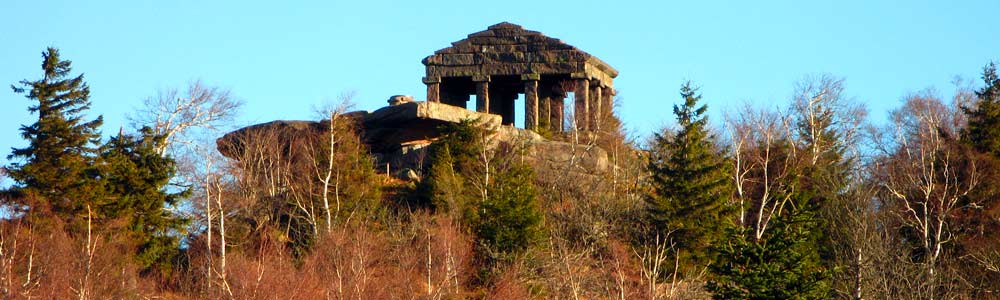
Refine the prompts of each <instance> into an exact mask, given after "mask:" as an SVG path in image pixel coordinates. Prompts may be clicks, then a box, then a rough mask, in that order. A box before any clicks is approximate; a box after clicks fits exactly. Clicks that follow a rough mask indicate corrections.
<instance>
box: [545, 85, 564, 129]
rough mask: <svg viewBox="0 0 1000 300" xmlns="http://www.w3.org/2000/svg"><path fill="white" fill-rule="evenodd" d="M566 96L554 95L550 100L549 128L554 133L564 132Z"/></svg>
mask: <svg viewBox="0 0 1000 300" xmlns="http://www.w3.org/2000/svg"><path fill="white" fill-rule="evenodd" d="M565 100H566V95H565V94H553V95H552V97H551V98H549V126H550V128H551V129H552V131H554V132H563V101H565Z"/></svg>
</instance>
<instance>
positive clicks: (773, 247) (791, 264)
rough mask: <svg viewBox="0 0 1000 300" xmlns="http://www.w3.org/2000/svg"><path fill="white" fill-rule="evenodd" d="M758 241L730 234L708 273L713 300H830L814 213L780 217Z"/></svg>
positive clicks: (743, 233) (744, 232) (746, 232)
mask: <svg viewBox="0 0 1000 300" xmlns="http://www.w3.org/2000/svg"><path fill="white" fill-rule="evenodd" d="M775 221H777V222H776V223H775V224H774V227H772V228H771V230H769V231H768V232H766V233H765V234H764V236H763V237H762V238H760V239H756V238H755V237H754V235H753V233H752V231H751V230H750V229H749V228H746V227H740V228H734V229H731V230H730V231H729V238H728V239H727V240H726V241H725V242H724V243H720V244H719V245H718V246H717V248H716V250H717V251H718V252H719V256H718V260H717V261H716V263H714V264H712V265H711V266H710V267H709V269H710V271H711V272H712V273H713V274H714V275H715V277H714V278H713V279H712V280H711V281H709V283H708V284H707V285H706V288H707V289H708V290H709V291H710V292H712V299H717V300H722V299H726V300H728V299H775V300H776V299H826V298H828V295H827V292H828V291H829V287H828V281H827V276H828V273H827V272H825V271H823V269H822V266H821V265H820V264H818V261H819V257H818V255H817V254H816V250H815V249H814V248H813V246H812V245H813V243H812V242H811V239H812V237H811V236H812V230H815V229H816V226H817V223H816V218H815V216H813V215H812V212H809V211H806V210H798V211H795V212H791V213H788V214H785V215H781V216H779V217H778V218H777V219H776V220H775Z"/></svg>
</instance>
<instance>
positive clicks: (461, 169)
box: [419, 121, 543, 277]
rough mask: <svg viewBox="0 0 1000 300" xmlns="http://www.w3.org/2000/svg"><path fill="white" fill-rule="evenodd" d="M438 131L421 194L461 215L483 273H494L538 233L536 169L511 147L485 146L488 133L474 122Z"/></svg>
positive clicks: (539, 235)
mask: <svg viewBox="0 0 1000 300" xmlns="http://www.w3.org/2000/svg"><path fill="white" fill-rule="evenodd" d="M442 135H443V138H441V139H440V140H438V142H436V143H435V144H434V146H433V147H434V148H432V151H431V157H432V158H433V159H432V164H431V166H430V168H429V170H428V174H427V177H426V178H425V179H424V181H423V182H422V183H421V186H420V187H419V188H420V190H421V194H422V196H423V197H424V198H425V200H426V201H428V203H429V204H431V206H432V207H433V208H434V209H436V210H437V211H439V212H441V211H445V212H447V213H449V214H451V215H452V216H453V217H460V218H461V221H462V223H464V224H465V225H466V226H467V229H468V230H469V231H471V232H472V233H473V234H474V235H475V237H476V244H477V248H476V249H477V252H478V255H479V256H480V258H481V259H483V261H484V262H486V264H485V265H484V266H483V267H484V271H495V270H490V269H492V268H494V267H496V266H498V265H499V263H503V262H509V260H510V259H512V258H513V257H515V256H516V255H518V254H520V253H523V252H524V251H525V250H526V249H528V248H529V247H531V246H532V245H533V244H534V243H535V242H537V241H538V239H539V238H540V237H541V235H542V232H543V231H542V213H541V210H540V208H539V207H538V202H537V191H536V190H535V185H534V172H533V171H532V169H531V168H530V167H529V166H527V165H525V164H524V163H521V162H519V161H518V160H517V159H515V158H516V157H517V155H518V154H517V153H516V151H514V150H515V149H513V148H512V147H509V145H508V146H502V145H500V146H497V147H496V148H492V149H489V148H488V146H487V144H486V139H487V138H488V137H487V136H488V135H489V134H488V132H486V131H485V129H483V128H481V127H479V126H477V125H476V122H475V121H463V122H461V123H459V124H450V125H446V126H444V127H443V128H442ZM486 174H489V175H488V176H486ZM484 275H485V276H487V277H488V276H489V275H488V274H484Z"/></svg>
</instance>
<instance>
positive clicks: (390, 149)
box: [217, 22, 618, 180]
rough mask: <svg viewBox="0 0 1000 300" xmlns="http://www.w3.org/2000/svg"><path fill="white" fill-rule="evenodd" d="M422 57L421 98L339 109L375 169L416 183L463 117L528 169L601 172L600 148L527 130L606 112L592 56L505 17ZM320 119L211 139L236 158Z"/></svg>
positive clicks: (590, 123)
mask: <svg viewBox="0 0 1000 300" xmlns="http://www.w3.org/2000/svg"><path fill="white" fill-rule="evenodd" d="M423 63H424V65H426V66H427V76H426V77H424V83H425V84H427V101H426V102H417V101H414V99H413V97H412V96H408V95H395V96H391V97H389V100H388V101H387V102H388V104H389V106H386V107H383V108H380V109H378V110H375V111H373V112H370V113H369V112H367V111H355V112H349V113H346V114H343V115H342V116H343V117H346V118H349V119H351V120H352V121H353V122H354V124H355V125H356V127H355V128H356V129H357V133H358V134H359V135H360V137H361V140H362V142H363V143H364V144H365V145H366V146H367V147H368V149H369V150H370V151H371V153H372V155H373V156H374V157H375V159H376V160H377V163H378V165H380V167H379V169H380V170H387V171H388V172H390V173H392V174H396V176H397V177H401V178H403V179H409V180H419V176H418V174H417V172H414V171H413V170H423V169H424V168H425V167H426V166H427V165H428V163H429V162H428V161H427V159H428V157H427V156H428V155H427V153H428V152H427V151H428V149H429V147H428V146H431V145H432V144H433V143H434V141H435V140H437V139H438V138H439V137H440V136H441V132H440V129H441V127H442V125H444V124H448V123H458V122H461V121H463V120H476V121H477V122H478V125H479V126H482V127H484V128H486V129H487V130H489V131H490V132H492V133H493V134H492V136H491V137H489V139H490V140H491V145H496V144H498V143H508V144H514V143H518V144H524V145H527V146H528V147H527V149H526V150H527V151H526V154H525V159H526V160H529V161H532V162H533V163H534V165H535V166H536V167H537V168H548V169H558V170H564V171H576V172H589V173H590V172H603V171H605V170H606V169H607V167H608V157H607V152H605V151H604V150H603V149H600V148H599V147H595V146H582V145H577V144H572V143H566V142H559V141H550V140H546V139H545V138H542V136H541V135H539V134H537V133H535V132H534V131H535V130H538V129H542V128H545V129H548V130H550V131H551V132H562V131H567V130H572V129H575V130H581V131H592V130H596V129H597V124H598V123H597V122H598V121H599V120H600V118H602V117H604V116H606V115H608V114H610V113H611V105H612V103H611V99H612V96H613V95H614V93H615V92H614V88H613V82H612V81H613V79H614V78H615V77H616V76H617V75H618V71H616V70H615V69H614V68H612V67H611V66H608V64H606V63H605V62H603V61H601V60H600V59H598V58H597V57H594V56H592V55H590V54H587V53H586V52H583V51H580V50H579V49H577V48H576V47H573V46H570V45H567V44H565V43H563V42H562V41H560V40H558V39H554V38H550V37H547V36H545V35H542V34H541V33H539V32H536V31H529V30H525V29H523V28H521V26H518V25H514V24H511V23H506V22H504V23H500V24H496V25H493V26H490V27H489V28H488V29H487V30H486V31H481V32H477V33H473V34H470V35H469V37H468V38H467V39H464V40H461V41H458V42H454V43H452V46H451V47H448V48H445V49H441V50H438V51H436V52H435V53H434V55H431V56H428V57H427V58H425V59H424V60H423ZM570 92H572V93H573V94H574V100H575V102H574V103H575V105H574V115H575V120H574V121H575V122H573V123H572V124H575V128H563V108H564V107H563V101H564V99H565V98H566V96H567V95H568V93H570ZM522 93H523V94H524V101H525V118H524V119H525V129H527V130H522V129H518V128H515V127H513V126H503V125H513V123H514V114H515V112H514V107H515V106H514V101H515V100H516V99H517V98H518V94H522ZM470 95H475V96H476V111H470V110H467V109H465V107H466V105H465V103H466V101H468V100H469V97H470ZM327 122H329V120H324V121H320V122H316V121H273V122H268V123H262V124H257V125H252V126H248V127H244V128H241V129H239V130H236V131H233V132H230V133H228V134H226V135H225V136H223V137H221V138H219V139H218V140H217V143H218V149H219V151H220V152H221V153H222V154H223V155H225V156H227V157H230V158H239V157H242V155H241V152H242V151H243V150H244V149H243V146H244V144H243V143H245V142H246V139H247V138H249V137H252V136H254V134H255V133H259V132H277V133H278V134H279V135H281V136H280V137H279V139H278V140H276V141H275V142H277V143H280V144H288V145H291V144H294V143H295V141H297V140H301V138H302V137H318V136H320V135H323V134H326V131H327V128H328V126H329V123H327ZM305 140H309V139H305ZM313 140H315V139H313ZM567 167H568V168H567Z"/></svg>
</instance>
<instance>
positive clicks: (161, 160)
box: [101, 127, 190, 272]
mask: <svg viewBox="0 0 1000 300" xmlns="http://www.w3.org/2000/svg"><path fill="white" fill-rule="evenodd" d="M140 134H141V136H132V135H126V134H121V133H119V135H118V136H116V137H112V138H111V139H110V140H109V141H108V142H107V143H106V144H105V145H104V146H103V147H102V151H101V158H102V160H103V161H104V163H105V165H104V172H102V174H103V176H104V180H105V181H106V182H105V183H106V187H107V190H108V193H109V198H110V199H109V200H110V201H109V202H108V204H107V205H105V206H104V207H103V210H104V211H105V213H106V214H107V215H109V216H117V217H118V218H120V219H122V220H123V222H122V223H123V224H124V226H125V228H123V229H124V232H125V233H126V236H127V237H128V238H129V240H130V241H131V242H132V243H133V244H134V246H135V247H136V249H135V258H136V261H137V262H138V263H139V266H140V267H141V268H142V269H143V270H144V271H158V272H168V271H170V270H171V267H172V265H171V262H172V259H173V258H174V257H175V256H176V254H178V251H179V250H178V249H179V246H180V245H179V239H178V237H179V236H180V235H181V234H182V233H183V231H184V227H185V226H186V224H187V220H186V219H184V218H181V217H179V216H177V215H175V214H173V213H171V212H170V211H168V210H167V209H168V207H170V206H175V205H177V203H178V201H180V200H181V199H182V198H183V197H186V196H187V195H188V194H189V192H190V190H189V189H187V188H174V189H172V190H171V189H170V187H168V184H169V183H170V180H171V178H173V177H174V175H175V174H176V163H175V162H174V160H173V158H171V157H170V156H161V155H160V154H158V152H157V151H156V149H157V146H158V145H159V144H160V143H162V142H163V141H164V140H163V137H162V136H155V135H154V134H153V132H152V130H151V129H149V128H148V127H146V128H143V129H142V130H141V131H140Z"/></svg>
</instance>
